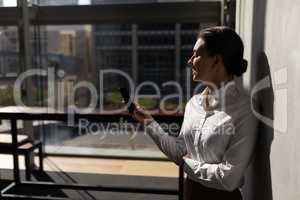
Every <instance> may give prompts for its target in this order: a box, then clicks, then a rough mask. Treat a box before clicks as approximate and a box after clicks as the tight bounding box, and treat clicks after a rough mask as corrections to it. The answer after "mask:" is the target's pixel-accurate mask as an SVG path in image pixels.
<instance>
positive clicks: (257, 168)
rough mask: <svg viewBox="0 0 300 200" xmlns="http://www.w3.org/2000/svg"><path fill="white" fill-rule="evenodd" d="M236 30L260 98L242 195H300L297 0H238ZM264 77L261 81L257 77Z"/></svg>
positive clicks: (264, 198)
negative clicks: (255, 142) (255, 141)
mask: <svg viewBox="0 0 300 200" xmlns="http://www.w3.org/2000/svg"><path fill="white" fill-rule="evenodd" d="M238 5H239V7H238V15H237V16H239V18H238V20H237V22H238V26H237V28H238V29H237V30H238V31H239V32H240V34H241V35H242V37H243V39H244V41H245V48H246V51H245V56H246V58H247V59H248V60H249V61H250V69H249V70H248V73H247V74H246V75H245V77H244V84H245V86H246V87H247V88H252V89H253V88H256V89H258V88H257V86H260V87H262V88H263V87H266V88H265V89H263V90H260V91H259V92H257V93H256V95H255V98H256V99H258V101H259V107H258V108H257V109H256V110H257V111H259V114H258V117H259V119H260V123H259V128H258V133H259V140H258V145H257V148H256V155H255V158H254V161H253V163H252V165H251V167H250V168H249V170H248V172H247V179H246V184H245V187H244V189H243V193H244V197H245V200H259V199H261V200H271V199H274V200H282V199H287V200H298V199H300V101H299V100H300V37H299V34H300V20H299V19H300V1H299V0H284V1H282V0H241V1H239V4H238ZM261 80H263V81H261Z"/></svg>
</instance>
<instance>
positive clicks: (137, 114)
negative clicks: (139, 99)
mask: <svg viewBox="0 0 300 200" xmlns="http://www.w3.org/2000/svg"><path fill="white" fill-rule="evenodd" d="M132 117H133V118H134V119H135V120H136V121H138V122H140V123H142V124H144V125H146V126H147V125H148V124H150V123H151V122H152V121H153V120H154V119H153V117H152V116H151V115H150V114H148V113H147V112H146V111H145V110H144V109H142V108H141V107H140V106H139V105H137V104H135V109H134V111H133V113H132Z"/></svg>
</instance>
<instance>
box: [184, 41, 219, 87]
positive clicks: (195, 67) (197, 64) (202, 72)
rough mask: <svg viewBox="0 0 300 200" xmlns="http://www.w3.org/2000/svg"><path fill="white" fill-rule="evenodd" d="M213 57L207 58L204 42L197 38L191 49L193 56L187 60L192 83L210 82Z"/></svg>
mask: <svg viewBox="0 0 300 200" xmlns="http://www.w3.org/2000/svg"><path fill="white" fill-rule="evenodd" d="M214 62H215V57H214V56H209V55H208V52H207V50H206V48H205V41H204V40H203V39H202V38H198V40H197V41H196V44H195V46H194V49H193V55H192V57H191V58H190V59H189V60H188V64H191V65H192V75H193V81H211V80H212V77H213V75H214V73H215V72H214V70H213V65H214Z"/></svg>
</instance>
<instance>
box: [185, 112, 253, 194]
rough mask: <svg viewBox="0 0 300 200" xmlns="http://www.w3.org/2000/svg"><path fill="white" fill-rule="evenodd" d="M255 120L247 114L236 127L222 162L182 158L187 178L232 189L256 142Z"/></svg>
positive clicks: (249, 159) (240, 176)
mask: <svg viewBox="0 0 300 200" xmlns="http://www.w3.org/2000/svg"><path fill="white" fill-rule="evenodd" d="M256 125H257V121H256V119H255V117H254V116H253V115H252V114H251V115H248V116H247V117H246V118H245V119H244V120H243V121H242V122H240V124H239V125H238V126H237V128H236V130H235V131H236V132H235V134H234V135H233V136H232V137H231V139H230V142H229V144H228V147H227V149H226V151H225V153H224V156H223V159H222V162H220V163H215V164H209V163H205V162H199V161H196V160H193V159H191V158H184V171H185V172H186V173H187V175H188V176H189V178H191V179H192V180H194V181H197V182H200V183H202V184H203V185H205V186H207V187H212V188H216V189H221V190H227V191H232V190H234V189H236V188H238V187H239V186H240V184H241V182H242V180H243V176H244V173H245V170H246V168H247V167H248V165H249V163H250V161H251V157H252V153H253V150H254V146H255V142H256Z"/></svg>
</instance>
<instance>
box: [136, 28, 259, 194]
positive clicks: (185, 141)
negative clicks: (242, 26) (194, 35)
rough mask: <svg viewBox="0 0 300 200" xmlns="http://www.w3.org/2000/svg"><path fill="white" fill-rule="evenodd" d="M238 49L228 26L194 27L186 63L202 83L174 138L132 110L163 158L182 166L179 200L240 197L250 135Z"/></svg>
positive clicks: (252, 126)
mask: <svg viewBox="0 0 300 200" xmlns="http://www.w3.org/2000/svg"><path fill="white" fill-rule="evenodd" d="M243 51H244V46H243V43H242V40H241V38H240V37H239V36H238V34H237V33H236V32H235V31H233V30H232V29H230V28H228V27H212V28H208V29H204V30H202V31H200V33H199V35H198V39H197V41H196V44H195V46H194V49H193V54H192V56H191V58H190V59H189V61H188V63H189V64H191V65H192V73H193V81H201V82H203V83H204V84H205V85H206V86H207V87H206V88H205V89H204V91H203V92H202V93H201V94H196V95H194V96H193V97H192V98H191V99H190V100H189V102H188V103H187V105H186V108H185V114H184V121H183V124H182V127H181V132H180V134H179V136H178V137H172V136H169V135H168V134H167V133H165V132H164V131H163V130H162V129H161V127H160V126H159V124H158V123H157V122H156V121H155V120H154V119H153V118H152V117H151V115H149V114H147V113H146V112H145V111H144V110H143V109H141V108H140V107H139V106H137V108H136V109H135V111H134V113H133V117H134V118H135V119H136V120H137V121H139V122H141V123H144V124H145V125H146V126H147V132H148V134H149V135H150V136H151V138H152V139H153V140H154V142H155V143H156V144H157V145H158V147H159V148H160V149H161V150H162V151H163V152H164V153H165V154H166V155H167V156H168V158H169V159H171V160H173V161H174V162H175V163H176V164H178V165H182V166H183V167H184V171H185V173H186V174H187V179H186V181H185V200H194V199H206V198H207V199H210V200H214V199H218V200H220V199H230V200H240V199H242V196H241V193H240V190H239V188H240V187H241V186H242V185H243V176H244V174H245V170H246V168H247V166H248V165H249V162H250V160H251V155H252V152H253V149H254V145H255V140H256V135H255V126H256V122H255V118H254V116H253V115H252V111H251V106H250V104H251V102H250V98H249V96H247V95H246V94H244V93H243V92H242V91H241V89H239V87H238V85H237V83H236V82H235V77H236V76H241V75H242V74H243V73H244V72H245V71H246V69H247V61H246V60H244V59H243Z"/></svg>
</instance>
